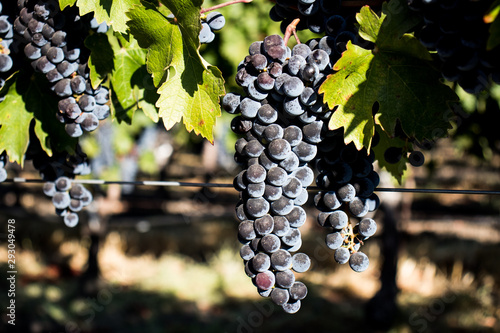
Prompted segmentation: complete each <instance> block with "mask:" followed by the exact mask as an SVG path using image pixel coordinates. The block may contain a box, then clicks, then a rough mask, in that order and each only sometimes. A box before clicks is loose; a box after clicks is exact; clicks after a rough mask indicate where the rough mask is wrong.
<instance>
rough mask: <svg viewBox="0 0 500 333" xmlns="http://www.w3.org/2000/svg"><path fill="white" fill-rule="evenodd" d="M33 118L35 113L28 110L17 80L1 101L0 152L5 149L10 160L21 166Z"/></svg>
mask: <svg viewBox="0 0 500 333" xmlns="http://www.w3.org/2000/svg"><path fill="white" fill-rule="evenodd" d="M7 82H8V81H7ZM32 119H33V114H32V113H30V112H28V111H27V110H26V108H25V105H24V101H23V96H22V95H21V94H20V93H19V92H18V91H17V82H13V83H12V85H11V86H10V87H9V88H8V93H7V95H6V96H5V100H4V101H3V102H1V103H0V152H3V151H4V150H5V151H6V152H7V155H8V156H9V159H10V161H11V162H17V163H19V164H20V165H21V166H23V164H24V153H25V152H26V149H27V148H28V143H29V137H30V135H29V129H30V124H31V121H32Z"/></svg>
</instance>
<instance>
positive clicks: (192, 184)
mask: <svg viewBox="0 0 500 333" xmlns="http://www.w3.org/2000/svg"><path fill="white" fill-rule="evenodd" d="M72 181H73V182H74V183H79V184H87V185H111V184H117V185H144V186H165V187H218V188H232V187H233V184H230V183H203V182H202V183H196V182H176V181H156V180H137V181H121V180H103V179H74V180H72ZM4 182H5V183H45V181H44V180H42V179H26V178H19V177H16V178H12V179H6V180H5V181H4ZM308 189H310V190H318V189H319V188H318V187H316V186H310V187H308ZM375 192H404V193H433V194H482V195H500V191H485V190H447V189H423V188H388V187H377V188H376V189H375Z"/></svg>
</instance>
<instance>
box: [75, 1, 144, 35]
mask: <svg viewBox="0 0 500 333" xmlns="http://www.w3.org/2000/svg"><path fill="white" fill-rule="evenodd" d="M66 1H69V0H66ZM77 1H78V2H77V5H78V8H79V9H80V14H81V15H84V14H87V13H91V12H94V17H95V18H96V20H97V22H99V23H101V22H103V21H106V23H107V24H108V25H112V26H113V30H114V31H116V32H120V33H126V32H127V16H126V15H125V13H126V12H127V11H128V10H129V9H130V8H132V6H134V5H137V4H139V3H140V1H139V0H77Z"/></svg>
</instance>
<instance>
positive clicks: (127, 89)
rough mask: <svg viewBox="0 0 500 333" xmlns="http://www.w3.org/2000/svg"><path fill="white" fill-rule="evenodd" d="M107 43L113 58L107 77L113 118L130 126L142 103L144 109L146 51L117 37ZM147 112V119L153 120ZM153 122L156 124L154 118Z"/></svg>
mask: <svg viewBox="0 0 500 333" xmlns="http://www.w3.org/2000/svg"><path fill="white" fill-rule="evenodd" d="M110 42H111V47H112V48H113V52H114V54H115V57H114V60H113V61H114V66H113V67H114V70H113V72H112V74H111V75H110V82H111V86H112V88H113V93H114V98H113V102H114V103H113V106H114V110H115V117H116V118H117V119H118V121H125V122H127V123H129V124H130V123H131V121H132V118H133V116H134V112H135V111H136V110H137V109H138V108H139V107H141V105H142V103H144V105H145V106H146V108H147V106H148V103H145V102H144V93H145V92H144V87H145V86H146V82H147V81H148V79H149V74H148V73H147V71H145V70H142V68H144V67H145V64H146V50H144V49H142V48H141V47H140V46H139V44H138V43H137V41H136V40H135V39H133V38H131V37H130V41H128V40H127V39H125V38H124V37H122V36H120V35H118V36H112V37H111V38H110ZM148 89H150V90H154V86H153V85H152V84H149V86H148ZM144 105H143V106H144ZM153 106H154V101H153ZM150 111H151V110H150V109H149V108H148V109H147V112H148V116H150V117H151V116H152V117H153V118H152V119H153V120H155V119H154V114H153V113H152V112H150ZM156 121H158V116H157V115H156Z"/></svg>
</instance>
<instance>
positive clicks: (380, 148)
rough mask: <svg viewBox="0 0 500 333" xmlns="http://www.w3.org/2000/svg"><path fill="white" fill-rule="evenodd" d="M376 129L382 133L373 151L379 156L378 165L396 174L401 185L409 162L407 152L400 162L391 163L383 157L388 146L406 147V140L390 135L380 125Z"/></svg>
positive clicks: (395, 176)
mask: <svg viewBox="0 0 500 333" xmlns="http://www.w3.org/2000/svg"><path fill="white" fill-rule="evenodd" d="M376 131H377V132H378V134H379V135H380V141H379V143H378V144H377V145H376V146H375V147H373V151H374V152H375V156H377V160H378V165H379V167H381V168H385V169H386V170H387V171H388V172H389V173H390V174H391V175H393V176H394V178H396V180H397V181H398V183H399V184H400V185H401V180H402V177H403V174H404V173H405V171H406V169H407V167H406V163H407V162H408V157H407V156H406V154H403V157H402V158H401V160H400V161H399V162H398V163H394V164H391V163H387V161H386V160H385V159H384V158H383V156H384V153H385V151H386V150H387V148H389V147H401V148H404V147H405V145H406V142H405V141H403V140H401V139H398V138H391V137H389V136H388V135H387V133H386V132H385V131H383V130H382V129H381V128H380V127H379V126H376ZM404 150H405V148H404Z"/></svg>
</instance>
